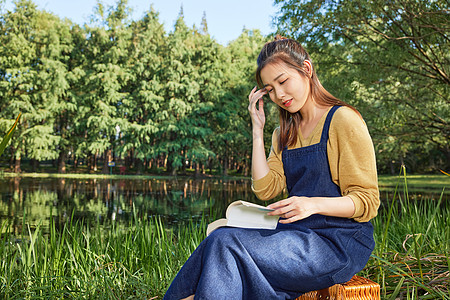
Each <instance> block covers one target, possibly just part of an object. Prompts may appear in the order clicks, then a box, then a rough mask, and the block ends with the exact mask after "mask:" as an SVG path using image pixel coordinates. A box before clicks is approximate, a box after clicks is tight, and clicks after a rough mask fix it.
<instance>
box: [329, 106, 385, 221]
mask: <svg viewBox="0 0 450 300" xmlns="http://www.w3.org/2000/svg"><path fill="white" fill-rule="evenodd" d="M328 160H329V163H330V171H331V176H332V179H333V182H335V183H336V184H337V185H338V186H339V187H340V189H341V193H342V195H343V196H348V197H350V198H351V199H352V200H353V203H354V204H355V213H354V215H353V216H352V218H353V219H355V220H356V221H358V222H367V221H369V220H370V219H372V218H374V217H375V216H376V215H377V210H378V207H379V205H380V199H379V191H378V178H377V169H376V161H375V150H374V147H373V143H372V139H371V137H370V135H369V131H368V129H367V126H366V124H365V123H364V121H363V120H362V119H361V117H360V116H359V115H358V114H357V113H355V112H354V111H353V110H352V109H350V108H347V107H342V108H341V109H338V110H337V111H336V113H335V115H334V116H333V119H332V121H331V124H330V132H329V140H328Z"/></svg>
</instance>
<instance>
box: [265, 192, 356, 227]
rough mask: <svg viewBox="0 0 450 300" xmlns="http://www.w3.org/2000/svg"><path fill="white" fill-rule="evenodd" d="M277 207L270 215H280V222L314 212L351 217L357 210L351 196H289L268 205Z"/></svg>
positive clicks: (293, 220)
mask: <svg viewBox="0 0 450 300" xmlns="http://www.w3.org/2000/svg"><path fill="white" fill-rule="evenodd" d="M267 207H268V208H273V209H275V210H274V211H272V212H270V213H268V215H269V216H273V215H279V216H281V217H282V218H284V219H282V220H280V223H292V222H295V221H298V220H301V219H305V218H307V217H309V216H311V215H313V214H321V215H324V216H333V217H342V218H350V217H351V216H353V214H354V212H355V205H354V203H353V200H352V199H351V198H350V197H347V196H344V197H297V196H293V197H289V198H287V199H284V200H280V201H278V202H275V203H272V204H270V205H268V206H267Z"/></svg>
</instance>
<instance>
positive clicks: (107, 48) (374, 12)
mask: <svg viewBox="0 0 450 300" xmlns="http://www.w3.org/2000/svg"><path fill="white" fill-rule="evenodd" d="M275 2H276V3H277V4H278V5H279V8H280V11H279V15H278V17H277V18H276V19H275V22H276V23H277V24H278V28H279V31H280V32H282V33H284V34H285V35H287V36H292V37H294V38H296V39H298V40H300V41H301V42H303V43H305V45H306V46H307V48H308V50H309V52H310V53H311V55H312V57H313V60H314V62H315V63H316V67H317V71H318V73H319V77H320V78H321V79H322V80H323V82H324V85H325V86H326V87H327V89H329V90H330V91H332V92H333V93H335V94H336V95H337V96H339V97H341V98H342V99H344V100H347V101H348V102H349V103H350V104H353V105H355V106H356V107H357V108H358V109H359V110H360V111H361V112H362V114H363V116H364V117H365V119H366V121H367V123H368V126H369V129H370V130H371V133H372V136H373V140H374V144H375V147H376V150H377V162H378V166H379V170H380V171H381V172H383V173H389V172H390V171H391V172H392V170H394V169H396V164H399V163H404V164H406V165H407V166H408V168H409V169H410V170H411V171H413V172H417V171H420V172H434V171H437V170H439V169H443V170H444V171H445V170H447V169H448V168H450V166H449V165H448V163H449V162H450V149H449V140H450V137H449V126H448V120H449V114H450V110H449V107H450V106H449V105H448V104H449V98H448V94H449V88H448V87H449V81H448V76H449V75H448V74H449V69H448V66H449V65H450V64H449V56H448V53H450V51H449V47H448V45H449V43H448V26H447V25H446V24H447V22H446V19H447V18H446V17H448V3H447V2H445V1H433V2H426V1H425V2H424V1H419V0H408V1H381V0H377V1H375V2H373V1H365V0H364V1H363V0H358V1H356V2H354V1H322V0H309V1H298V0H286V1H281V0H278V1H275ZM14 3H15V8H14V9H13V10H11V11H6V10H5V9H4V8H3V7H2V6H0V43H1V45H2V47H0V130H4V131H6V130H7V129H8V128H9V126H10V124H11V119H12V117H13V116H17V115H18V113H19V110H20V111H21V112H22V114H23V115H22V123H21V126H20V128H18V129H17V139H14V140H13V141H12V143H11V145H10V146H8V148H7V151H6V153H4V155H3V157H4V160H3V161H5V160H6V159H9V165H10V170H12V171H15V172H20V171H21V166H22V167H25V168H29V167H28V165H31V166H32V171H36V170H37V168H38V166H39V162H44V163H47V164H48V163H49V162H51V163H52V165H53V167H52V168H54V169H56V170H55V171H57V172H58V173H65V172H66V163H68V162H70V166H71V167H72V168H74V169H75V168H77V167H78V166H80V165H81V164H84V165H86V166H87V170H88V171H89V172H96V171H97V170H98V169H102V171H103V173H109V168H108V162H110V161H116V165H117V166H122V165H123V166H124V167H125V169H126V170H127V173H129V172H130V170H133V172H136V173H143V172H145V171H147V170H149V169H150V171H152V172H153V173H160V172H161V170H163V172H166V173H169V174H177V173H186V170H193V171H194V172H195V174H199V173H200V172H202V173H206V172H210V173H214V172H215V173H216V174H217V173H221V174H223V175H227V173H228V170H232V171H233V172H235V173H236V174H242V175H249V173H250V171H249V170H250V163H251V159H250V157H251V155H250V151H251V147H250V144H251V139H252V136H251V122H250V118H249V116H248V111H247V103H248V102H247V99H248V98H247V97H248V93H249V91H250V90H251V89H252V88H253V86H255V84H256V82H255V80H254V71H255V68H256V57H257V55H258V53H259V51H260V49H261V47H262V46H263V44H264V43H265V42H267V41H269V40H270V39H271V36H263V35H262V34H261V33H260V32H259V31H258V30H247V29H244V30H243V31H242V33H241V35H240V36H239V37H237V38H236V39H235V40H234V41H231V42H230V43H229V44H228V45H226V46H225V45H220V44H218V43H217V42H216V41H215V40H214V38H213V37H212V36H210V34H209V33H208V24H207V20H206V15H204V16H203V19H202V20H201V25H200V28H197V27H196V26H192V27H189V26H187V25H186V24H185V21H184V16H183V12H182V10H181V11H180V14H179V16H178V18H177V20H176V22H175V25H174V27H173V30H172V31H170V32H165V30H164V26H163V25H162V24H161V22H160V20H159V16H158V13H157V12H156V11H155V10H154V9H153V8H150V9H149V11H147V12H145V14H144V16H143V17H142V18H141V19H139V20H135V21H133V20H131V19H130V8H129V6H128V3H127V1H126V0H117V1H116V3H115V4H114V5H112V6H104V5H103V4H102V3H101V2H99V3H97V5H96V7H95V11H94V14H93V16H92V21H91V22H90V23H88V24H84V25H82V26H81V25H78V24H73V23H72V22H70V21H69V20H61V19H59V18H58V17H57V16H55V15H53V14H51V13H48V12H46V11H41V10H38V9H37V8H36V5H35V4H34V3H33V2H32V1H31V0H15V2H14ZM265 104H266V106H265V107H266V109H265V111H266V112H267V122H266V130H265V141H266V144H265V146H266V151H267V152H268V151H269V147H270V141H271V134H272V132H273V129H274V128H275V127H276V126H277V123H278V120H277V118H278V113H277V109H276V107H275V105H273V104H271V102H270V101H265ZM8 150H9V151H8ZM22 161H24V162H26V164H24V163H21V162H22ZM101 163H103V167H102V166H101V165H99V164H101Z"/></svg>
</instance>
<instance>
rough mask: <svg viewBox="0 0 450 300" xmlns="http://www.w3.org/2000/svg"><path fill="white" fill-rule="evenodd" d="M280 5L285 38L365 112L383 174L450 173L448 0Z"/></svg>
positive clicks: (282, 1) (290, 0) (287, 1)
mask: <svg viewBox="0 0 450 300" xmlns="http://www.w3.org/2000/svg"><path fill="white" fill-rule="evenodd" d="M275 2H276V3H277V4H278V5H279V6H280V11H279V15H278V18H277V24H278V28H279V30H280V32H283V33H285V34H286V35H289V36H292V37H294V38H296V39H298V40H299V41H301V42H302V43H305V45H306V46H307V48H308V49H309V51H310V52H312V53H314V59H316V60H317V63H318V69H319V72H320V74H321V75H322V76H323V77H322V78H325V85H326V86H328V87H329V88H330V90H332V91H333V92H334V93H336V94H337V95H338V96H339V97H341V98H343V99H345V100H347V101H349V102H350V103H352V104H354V105H356V107H358V108H359V109H360V110H361V112H362V114H363V116H364V117H365V119H366V121H367V123H368V125H369V128H370V129H371V131H372V133H373V135H374V141H375V146H376V150H377V156H378V161H379V165H380V166H381V168H382V169H384V170H386V169H389V165H390V164H392V161H397V162H401V163H405V164H407V165H408V167H409V168H410V169H411V170H414V171H416V170H419V169H422V171H423V169H425V168H430V167H431V168H433V167H434V169H435V170H436V169H439V167H440V168H449V167H450V165H449V162H450V144H449V141H450V131H449V128H450V126H449V123H448V122H449V120H450V105H449V104H450V98H449V97H448V95H449V86H450V77H449V76H450V69H449V66H450V56H449V53H450V47H449V45H450V43H449V35H448V34H449V27H448V17H449V2H448V1H441V0H438V1H431V2H430V1H420V0H408V1H396V0H394V1H383V0H377V1H366V0H358V1H340V0H336V1H334V0H333V1H322V0H308V1H300V0H277V1H275Z"/></svg>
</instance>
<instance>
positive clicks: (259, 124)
mask: <svg viewBox="0 0 450 300" xmlns="http://www.w3.org/2000/svg"><path fill="white" fill-rule="evenodd" d="M265 94H267V91H266V89H260V90H258V91H257V90H256V86H255V87H254V88H253V90H252V91H251V92H250V95H249V96H248V100H249V105H248V111H249V113H250V117H251V118H252V128H253V151H252V179H253V180H258V179H261V178H263V177H264V176H266V175H267V174H268V173H269V171H270V169H269V166H268V164H267V161H266V153H265V150H264V124H265V122H266V117H265V115H264V103H263V99H262V97H263V96H264V95H265ZM258 100H259V105H258V109H257V108H256V104H257V103H258Z"/></svg>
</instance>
